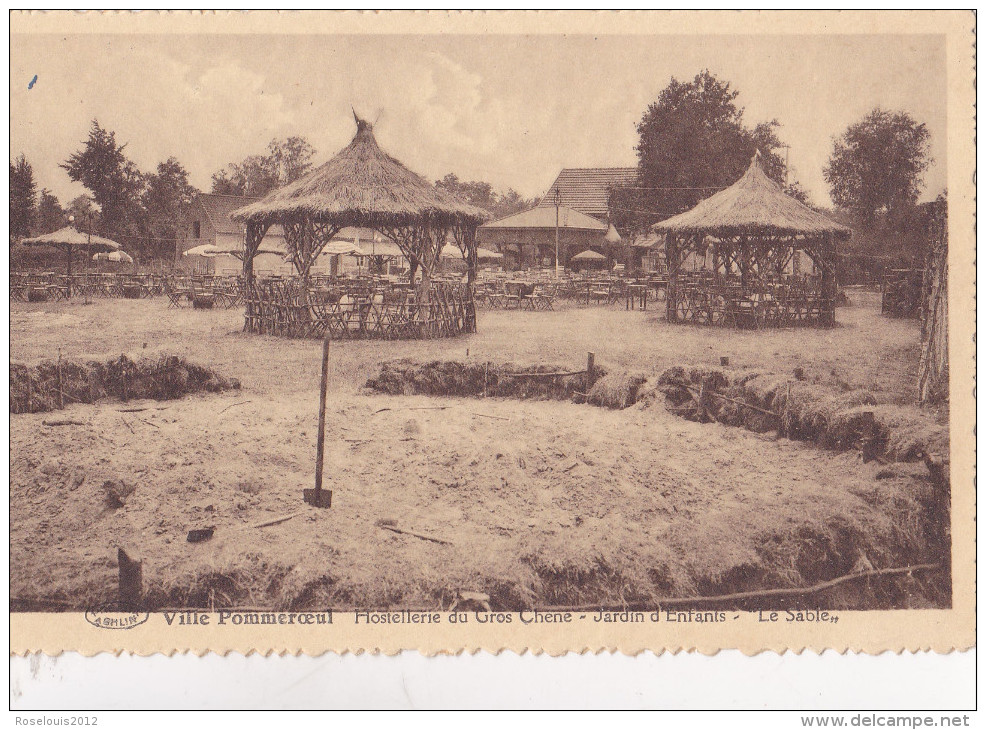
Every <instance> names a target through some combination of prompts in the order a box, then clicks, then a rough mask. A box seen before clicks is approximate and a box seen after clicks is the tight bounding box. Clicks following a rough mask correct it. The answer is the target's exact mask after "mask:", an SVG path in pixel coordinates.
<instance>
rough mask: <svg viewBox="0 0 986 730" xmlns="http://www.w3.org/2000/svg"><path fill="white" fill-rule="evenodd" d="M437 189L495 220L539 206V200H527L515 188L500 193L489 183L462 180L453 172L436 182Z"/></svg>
mask: <svg viewBox="0 0 986 730" xmlns="http://www.w3.org/2000/svg"><path fill="white" fill-rule="evenodd" d="M435 187H437V188H439V189H440V190H445V191H446V192H449V193H452V194H453V195H455V196H457V197H459V198H461V199H462V200H465V201H466V202H467V203H470V204H471V205H475V206H476V207H477V208H482V209H483V210H488V211H489V212H490V213H492V214H493V216H494V217H495V218H503V217H505V216H508V215H513V214H514V213H519V212H521V211H522V210H528V209H529V208H533V207H534V206H535V205H537V200H534V199H530V198H525V197H523V196H522V195H521V194H520V193H518V192H517V191H516V190H514V189H513V188H507V190H506V192H503V193H498V192H497V191H495V190H494V189H493V186H492V185H490V184H489V183H488V182H482V181H469V182H467V181H465V180H460V179H459V177H458V175H456V174H455V173H452V172H450V173H449V174H448V175H446V176H445V177H443V178H442V179H441V180H436V181H435Z"/></svg>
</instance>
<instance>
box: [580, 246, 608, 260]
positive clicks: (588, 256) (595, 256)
mask: <svg viewBox="0 0 986 730" xmlns="http://www.w3.org/2000/svg"><path fill="white" fill-rule="evenodd" d="M605 260H606V257H605V256H603V255H602V254H601V253H596V252H595V251H593V250H591V249H590V250H588V251H583V252H582V253H577V254H575V255H574V256H572V261H605Z"/></svg>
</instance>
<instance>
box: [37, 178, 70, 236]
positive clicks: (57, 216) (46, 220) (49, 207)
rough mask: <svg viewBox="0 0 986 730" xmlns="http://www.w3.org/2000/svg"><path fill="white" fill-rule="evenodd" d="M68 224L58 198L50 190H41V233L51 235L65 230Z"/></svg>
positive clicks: (39, 225) (39, 219)
mask: <svg viewBox="0 0 986 730" xmlns="http://www.w3.org/2000/svg"><path fill="white" fill-rule="evenodd" d="M67 222H68V218H67V217H66V215H65V211H64V210H62V206H61V204H60V203H59V202H58V198H56V197H55V196H54V195H52V194H51V191H49V190H48V188H42V189H41V196H40V197H39V198H38V212H37V227H38V232H39V233H51V232H52V231H57V230H58V229H59V228H63V227H64V226H65V225H66V224H67Z"/></svg>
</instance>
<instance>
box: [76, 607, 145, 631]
mask: <svg viewBox="0 0 986 730" xmlns="http://www.w3.org/2000/svg"><path fill="white" fill-rule="evenodd" d="M150 617H151V615H150V614H149V613H148V612H147V611H126V610H123V609H120V608H118V607H117V606H116V604H112V603H111V604H106V605H104V606H98V607H97V608H89V609H86V621H87V622H89V623H90V624H91V625H92V626H95V627H96V628H97V629H116V630H120V629H132V628H134V627H137V626H140V625H141V624H142V623H145V622H146V621H147V619H149V618H150Z"/></svg>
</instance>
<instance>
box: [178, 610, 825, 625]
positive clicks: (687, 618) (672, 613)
mask: <svg viewBox="0 0 986 730" xmlns="http://www.w3.org/2000/svg"><path fill="white" fill-rule="evenodd" d="M163 615H164V620H165V621H166V622H167V624H168V626H211V625H216V626H318V625H330V624H332V617H333V613H332V611H307V612H305V611H301V612H297V611H291V612H276V611H226V610H223V611H218V612H217V613H216V614H215V616H214V615H213V614H210V613H206V612H201V611H180V612H164V614H163ZM741 615H742V614H740V613H735V612H726V611H697V610H695V609H685V610H679V609H672V608H665V609H657V610H655V611H600V610H596V611H586V612H580V611H537V610H534V611H518V612H516V613H505V612H501V611H475V612H472V613H467V612H453V613H448V614H443V613H440V612H438V611H411V610H407V609H402V610H399V611H356V612H354V613H353V614H352V616H353V620H354V622H355V623H356V624H357V625H361V626H376V625H388V624H389V625H399V624H407V625H418V626H424V625H437V624H442V623H447V624H453V625H459V624H469V623H475V624H492V625H503V624H514V625H516V624H520V625H532V624H552V625H560V624H572V625H574V624H579V623H582V622H585V623H603V624H636V623H678V624H687V623H695V624H712V623H725V622H726V621H730V620H733V621H735V620H737V619H739V618H740V616H741ZM752 615H753V616H755V617H756V621H757V622H758V623H833V624H834V623H838V621H839V617H838V616H837V615H836V614H834V613H833V612H831V611H820V610H809V611H791V610H786V611H756V612H754V613H753V614H752ZM213 618H215V621H213Z"/></svg>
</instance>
